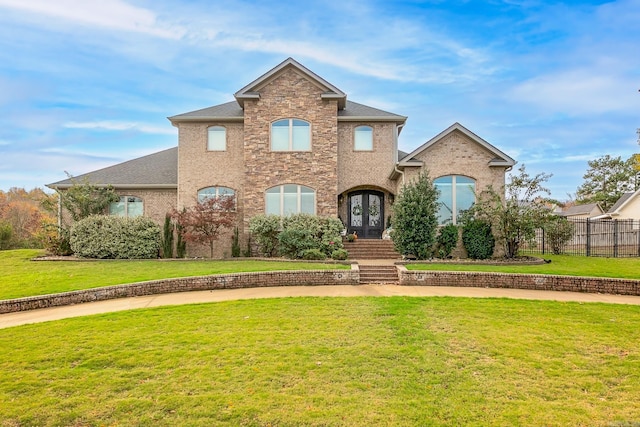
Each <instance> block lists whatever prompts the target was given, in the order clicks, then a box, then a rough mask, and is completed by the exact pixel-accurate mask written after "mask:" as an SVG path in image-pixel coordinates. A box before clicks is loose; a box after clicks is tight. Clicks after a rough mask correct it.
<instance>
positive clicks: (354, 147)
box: [353, 125, 373, 152]
mask: <svg viewBox="0 0 640 427" xmlns="http://www.w3.org/2000/svg"><path fill="white" fill-rule="evenodd" d="M358 128H369V129H370V130H371V148H367V149H363V148H356V133H357V132H358ZM353 151H365V152H371V151H373V126H369V125H358V126H356V127H354V128H353Z"/></svg>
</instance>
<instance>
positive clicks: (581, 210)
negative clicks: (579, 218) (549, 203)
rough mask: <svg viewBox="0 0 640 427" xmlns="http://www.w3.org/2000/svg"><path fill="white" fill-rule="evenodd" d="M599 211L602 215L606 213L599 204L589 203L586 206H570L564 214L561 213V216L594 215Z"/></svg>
mask: <svg viewBox="0 0 640 427" xmlns="http://www.w3.org/2000/svg"><path fill="white" fill-rule="evenodd" d="M594 209H595V210H597V211H598V212H599V213H600V214H602V213H604V211H603V210H602V208H601V207H600V205H599V204H598V203H588V204H586V205H575V206H570V207H568V208H566V209H564V210H563V211H562V212H559V213H558V215H560V216H574V215H591V214H592V213H594V212H593V211H594Z"/></svg>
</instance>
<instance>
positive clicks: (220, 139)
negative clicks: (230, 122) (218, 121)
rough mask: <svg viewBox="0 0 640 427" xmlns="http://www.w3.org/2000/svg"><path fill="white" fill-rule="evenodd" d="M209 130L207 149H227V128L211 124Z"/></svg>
mask: <svg viewBox="0 0 640 427" xmlns="http://www.w3.org/2000/svg"><path fill="white" fill-rule="evenodd" d="M207 131H208V139H207V151H226V150H227V130H226V129H225V128H224V127H222V126H210V127H209V128H208V129H207Z"/></svg>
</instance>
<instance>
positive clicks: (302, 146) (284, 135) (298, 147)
mask: <svg viewBox="0 0 640 427" xmlns="http://www.w3.org/2000/svg"><path fill="white" fill-rule="evenodd" d="M271 150H272V151H309V150H311V125H309V123H307V122H305V121H304V120H298V119H283V120H278V121H275V122H273V123H271Z"/></svg>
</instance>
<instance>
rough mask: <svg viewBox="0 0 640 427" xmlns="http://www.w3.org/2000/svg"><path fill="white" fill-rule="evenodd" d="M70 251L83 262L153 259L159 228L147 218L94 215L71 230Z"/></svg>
mask: <svg viewBox="0 0 640 427" xmlns="http://www.w3.org/2000/svg"><path fill="white" fill-rule="evenodd" d="M70 242H71V249H72V250H73V252H74V253H75V254H76V255H77V256H79V257H83V258H99V259H143V258H157V257H158V253H159V251H160V226H158V224H156V223H155V222H153V221H152V220H151V219H149V218H145V217H137V218H123V217H117V216H106V215H94V216H90V217H88V218H85V219H83V220H80V221H78V222H76V223H75V224H74V225H73V226H72V227H71V237H70Z"/></svg>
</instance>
